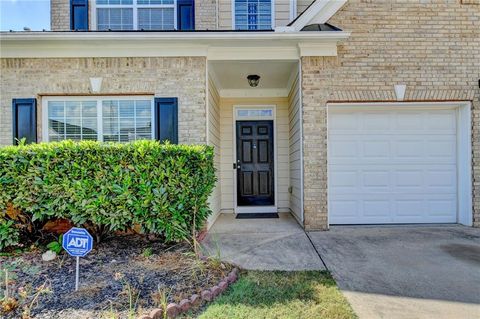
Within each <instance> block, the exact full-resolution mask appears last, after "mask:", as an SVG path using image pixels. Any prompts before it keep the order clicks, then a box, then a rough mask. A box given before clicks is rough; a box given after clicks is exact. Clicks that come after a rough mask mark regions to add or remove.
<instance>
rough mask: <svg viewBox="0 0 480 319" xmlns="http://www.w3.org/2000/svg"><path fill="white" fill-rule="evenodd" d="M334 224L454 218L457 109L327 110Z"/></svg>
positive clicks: (420, 221) (330, 187) (408, 221)
mask: <svg viewBox="0 0 480 319" xmlns="http://www.w3.org/2000/svg"><path fill="white" fill-rule="evenodd" d="M328 121H329V122H328V127H329V146H328V147H329V148H328V150H329V152H328V163H329V164H328V169H329V180H328V191H329V194H328V196H329V197H328V198H329V218H330V220H329V222H330V224H384V223H385V224H388V223H450V222H456V220H457V217H456V216H457V163H456V112H455V110H448V109H445V110H411V109H410V110H402V111H397V110H395V111H391V110H375V111H357V110H353V111H352V109H350V110H349V111H347V110H333V111H329V119H328Z"/></svg>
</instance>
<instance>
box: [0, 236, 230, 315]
mask: <svg viewBox="0 0 480 319" xmlns="http://www.w3.org/2000/svg"><path fill="white" fill-rule="evenodd" d="M42 252H43V251H33V252H28V253H23V254H21V255H19V256H12V257H1V265H0V266H1V267H0V269H8V274H9V278H10V283H9V291H10V295H11V296H13V297H14V299H15V300H17V301H19V304H20V306H19V307H18V308H17V310H16V311H13V312H10V313H7V314H5V313H4V314H2V315H3V316H5V317H6V318H8V319H10V318H20V317H21V315H22V311H25V309H26V308H27V310H28V308H29V305H31V309H30V311H31V317H32V318H49V319H50V318H58V319H61V318H68V319H71V318H127V317H128V314H129V313H130V312H131V311H132V310H133V309H134V312H135V314H138V313H144V312H145V311H148V310H149V309H152V308H154V307H158V306H160V305H161V304H162V303H165V302H167V303H168V302H179V301H180V300H181V299H183V298H188V297H190V296H191V295H192V294H194V293H200V292H201V290H202V289H205V288H210V287H212V286H213V285H216V284H217V283H218V282H219V281H220V280H221V279H223V278H224V277H225V276H226V275H227V274H228V272H229V271H230V270H231V269H232V267H231V266H230V265H227V264H224V263H220V262H218V261H202V260H199V259H197V258H195V257H194V254H193V253H192V252H191V250H190V249H189V247H188V246H186V245H184V244H178V245H174V246H168V245H165V244H163V243H161V242H149V241H146V240H145V239H144V238H142V237H139V236H122V237H117V238H115V239H111V240H107V241H105V242H103V243H101V244H99V245H97V247H95V249H94V250H93V251H92V252H91V253H90V254H89V255H87V256H86V257H85V258H82V259H81V264H80V265H81V266H80V289H79V291H77V292H75V259H74V258H73V257H70V256H68V255H66V254H65V253H63V254H62V255H61V256H60V257H57V259H56V260H54V261H51V262H43V261H42V259H41V253H42ZM0 277H1V278H0V280H1V284H0V289H2V293H1V294H0V296H2V294H3V290H4V289H5V279H4V278H5V271H3V272H2V274H1V276H0ZM39 287H40V288H41V290H39Z"/></svg>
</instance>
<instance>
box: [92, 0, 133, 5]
mask: <svg viewBox="0 0 480 319" xmlns="http://www.w3.org/2000/svg"><path fill="white" fill-rule="evenodd" d="M132 4H133V0H97V5H132Z"/></svg>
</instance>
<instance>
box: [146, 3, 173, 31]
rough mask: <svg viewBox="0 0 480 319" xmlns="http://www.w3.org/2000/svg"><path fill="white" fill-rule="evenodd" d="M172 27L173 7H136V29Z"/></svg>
mask: <svg viewBox="0 0 480 319" xmlns="http://www.w3.org/2000/svg"><path fill="white" fill-rule="evenodd" d="M174 28H175V19H174V9H173V8H155V9H150V8H142V9H138V29H140V30H141V29H143V30H173V29H174Z"/></svg>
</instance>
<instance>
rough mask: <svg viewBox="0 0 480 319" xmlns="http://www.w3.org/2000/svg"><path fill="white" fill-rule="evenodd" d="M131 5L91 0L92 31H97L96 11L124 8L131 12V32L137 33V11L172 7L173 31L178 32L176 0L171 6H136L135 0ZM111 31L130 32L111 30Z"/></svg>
mask: <svg viewBox="0 0 480 319" xmlns="http://www.w3.org/2000/svg"><path fill="white" fill-rule="evenodd" d="M132 1H133V3H132V4H115V5H111V4H97V0H93V5H92V28H91V29H92V31H97V30H98V21H97V9H111V8H119V9H120V8H125V9H132V11H133V20H132V21H133V29H132V30H133V31H139V30H140V29H139V28H138V9H163V8H171V7H172V6H173V30H178V21H177V20H178V19H177V0H173V5H171V4H137V0H132ZM112 31H130V30H112Z"/></svg>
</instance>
